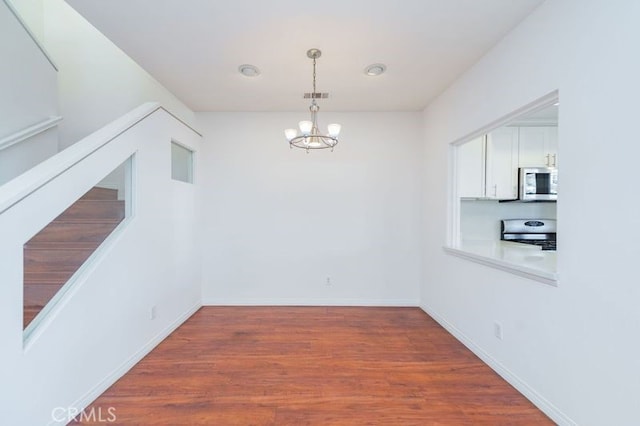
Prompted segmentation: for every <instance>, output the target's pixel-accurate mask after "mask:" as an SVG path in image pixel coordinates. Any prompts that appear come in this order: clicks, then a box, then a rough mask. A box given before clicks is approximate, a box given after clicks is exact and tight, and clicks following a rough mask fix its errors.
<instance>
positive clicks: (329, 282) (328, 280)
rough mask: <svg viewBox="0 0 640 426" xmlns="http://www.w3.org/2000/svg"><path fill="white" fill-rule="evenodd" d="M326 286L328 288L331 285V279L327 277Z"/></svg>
mask: <svg viewBox="0 0 640 426" xmlns="http://www.w3.org/2000/svg"><path fill="white" fill-rule="evenodd" d="M326 284H327V285H328V286H330V285H331V277H327V281H326Z"/></svg>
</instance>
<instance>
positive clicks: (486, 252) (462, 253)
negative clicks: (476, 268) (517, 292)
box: [444, 240, 558, 286]
mask: <svg viewBox="0 0 640 426" xmlns="http://www.w3.org/2000/svg"><path fill="white" fill-rule="evenodd" d="M444 250H445V251H446V252H447V253H450V254H453V255H455V256H458V257H462V258H465V259H469V260H472V261H474V262H478V263H482V264H485V265H487V266H491V267H495V268H498V269H502V270H505V271H508V272H512V273H514V274H516V275H520V276H524V277H526V278H531V279H534V280H537V281H540V282H543V283H545V284H550V285H553V286H557V282H558V274H557V269H556V265H557V261H556V259H557V254H556V252H555V251H548V250H542V249H541V248H540V247H539V246H534V245H530V244H522V243H514V242H508V241H500V240H497V241H495V240H494V241H492V240H463V241H462V242H461V243H460V244H459V245H457V246H454V247H444Z"/></svg>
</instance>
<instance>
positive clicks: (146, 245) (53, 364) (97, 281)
mask: <svg viewBox="0 0 640 426" xmlns="http://www.w3.org/2000/svg"><path fill="white" fill-rule="evenodd" d="M136 118H137V117H136ZM129 124H130V123H128V122H127V123H125V126H128V125H129ZM118 131H119V130H118ZM101 132H104V130H101ZM112 135H113V133H109V132H107V134H103V136H104V137H107V138H108V137H110V136H112ZM172 138H174V139H176V140H179V141H180V142H181V143H182V144H185V145H186V146H189V147H190V148H192V149H194V150H198V149H199V145H200V138H199V137H198V136H196V135H195V134H194V133H193V132H192V131H191V130H189V129H188V128H186V127H185V126H183V125H182V124H179V123H178V122H177V121H176V120H175V119H173V118H172V117H170V116H169V115H168V114H167V113H165V112H163V111H158V112H156V113H154V114H153V115H152V116H150V117H148V118H147V119H145V120H144V121H143V122H141V123H140V124H138V125H137V126H135V127H133V128H132V129H131V130H129V131H128V132H126V133H124V134H123V135H122V136H120V137H119V138H117V139H115V140H114V141H113V142H111V143H109V144H108V145H105V146H103V147H102V148H100V149H99V150H98V151H97V152H95V153H94V154H92V155H90V156H88V157H87V158H86V159H85V160H83V161H82V162H80V163H78V164H77V165H75V166H73V167H72V168H70V169H69V170H67V171H66V172H64V173H62V174H60V175H59V176H56V177H55V178H53V179H51V180H48V181H46V183H45V184H44V185H43V186H42V187H41V188H40V189H38V190H37V191H36V192H34V193H33V194H31V195H29V196H27V197H26V198H24V199H23V200H22V201H21V202H19V203H18V204H16V205H14V206H12V207H10V208H9V209H8V210H4V207H5V202H6V200H7V198H10V197H11V196H12V194H13V193H14V188H18V187H20V185H22V182H27V183H28V182H30V180H29V179H30V177H32V176H35V175H36V174H39V173H42V172H43V171H44V172H46V171H47V170H57V169H58V168H59V166H63V169H64V168H65V167H66V163H65V161H66V160H64V158H67V157H64V156H65V155H67V154H70V153H71V152H73V151H72V150H73V149H74V148H76V149H77V148H81V147H83V146H86V145H83V144H84V143H85V142H86V141H85V142H81V143H79V144H77V145H75V146H74V147H71V148H70V149H69V150H66V151H65V152H62V153H60V154H58V155H57V156H56V157H53V158H51V159H49V160H47V161H46V162H44V163H42V164H40V166H38V167H37V168H36V169H33V170H31V171H30V172H28V173H27V174H25V175H22V176H21V177H20V178H18V179H17V180H14V181H12V182H10V183H9V184H7V185H5V186H4V187H0V202H1V203H2V207H0V211H2V213H0V235H2V238H1V239H0V259H2V268H1V269H0V282H1V283H2V285H1V286H0V340H1V341H2V351H1V352H0V356H1V357H2V358H1V360H0V361H1V362H0V377H2V380H1V381H0V399H1V401H2V405H1V406H2V410H1V413H0V419H1V420H0V422H1V423H3V424H24V425H44V424H49V423H51V422H52V421H53V420H55V419H56V418H58V419H59V418H61V415H62V414H64V412H63V411H61V410H60V409H58V410H57V411H55V412H54V411H53V410H54V409H56V408H58V407H60V408H61V409H62V410H65V409H73V408H78V409H83V408H84V407H85V406H86V404H88V403H89V402H91V401H92V400H93V399H94V398H96V397H97V396H99V395H100V394H101V393H102V392H103V391H104V390H106V388H107V387H108V386H110V385H111V384H112V383H113V382H114V381H115V380H116V379H117V378H119V376H120V375H122V374H124V373H125V372H126V371H127V369H128V368H130V367H131V366H133V364H134V363H135V362H136V361H137V360H139V359H140V358H141V357H142V356H144V355H145V354H146V353H147V352H148V351H149V350H151V349H152V348H153V347H154V346H155V345H156V344H157V343H159V341H160V340H161V339H162V338H164V337H165V336H166V335H167V334H168V333H169V332H170V331H172V330H173V328H174V327H176V326H177V325H179V324H180V323H181V322H182V321H183V320H185V319H186V318H187V317H188V316H190V315H191V314H192V313H193V312H194V310H195V309H197V308H198V307H199V306H200V304H201V292H200V282H201V276H200V273H201V264H200V259H201V258H200V247H199V246H198V245H197V244H196V243H194V242H195V241H198V237H197V235H198V233H199V226H198V225H199V222H200V219H201V218H200V209H199V208H198V205H197V200H198V195H199V194H198V192H199V188H198V186H196V185H188V184H184V183H181V182H175V181H173V180H171V158H170V156H171V154H170V152H171V143H170V142H171V139H172ZM134 153H135V158H134V167H133V170H134V172H133V175H134V178H133V181H134V185H133V194H134V199H133V217H131V219H130V220H129V221H128V223H126V224H125V225H124V226H123V227H122V228H121V229H119V230H116V231H115V232H114V234H112V235H111V236H110V237H109V239H108V241H107V242H105V243H104V244H103V246H102V247H101V249H100V250H101V251H100V253H99V254H98V255H97V257H96V258H95V259H94V261H93V262H91V263H90V264H88V265H85V266H83V268H84V270H83V272H82V273H81V274H80V275H78V276H76V278H75V280H74V281H73V284H71V286H70V288H69V289H68V290H67V292H66V293H65V294H64V297H63V298H62V299H61V300H60V301H59V302H58V303H57V304H55V306H54V307H53V308H52V309H51V310H50V311H49V312H48V314H47V316H46V317H45V318H44V319H42V320H39V319H36V321H39V324H38V326H37V328H36V329H35V331H33V332H32V333H31V335H30V337H29V340H28V342H27V343H26V345H23V331H22V252H23V249H22V246H23V244H24V243H25V242H26V241H27V240H28V239H29V238H30V237H31V236H32V235H34V234H35V233H36V232H37V231H38V230H40V229H41V228H42V227H44V226H45V225H46V224H47V223H49V222H50V221H51V220H52V219H53V218H54V217H55V216H57V215H58V214H59V213H60V212H62V211H63V210H64V209H65V208H66V207H67V206H68V205H70V204H71V203H72V202H73V201H75V199H77V198H78V197H80V196H81V195H82V194H84V193H85V192H86V191H87V190H88V189H90V188H91V187H92V186H93V185H94V184H95V183H96V182H98V181H99V180H100V179H102V178H103V177H104V176H106V175H107V174H108V173H109V172H110V171H111V170H112V169H113V168H114V167H116V166H117V165H119V164H121V163H122V162H123V161H124V160H125V159H127V158H129V156H131V155H132V154H134ZM81 154H82V153H81ZM61 156H62V157H61ZM61 158H63V159H62V160H61ZM3 210H4V211H3ZM72 280H73V278H72ZM152 306H155V307H156V318H155V319H153V320H152V319H151V318H150V309H151V307H152ZM115 405H116V410H117V404H115ZM105 410H106V408H105ZM54 414H55V415H57V416H55V417H52V415H54ZM116 414H117V411H116ZM64 423H65V424H66V422H64Z"/></svg>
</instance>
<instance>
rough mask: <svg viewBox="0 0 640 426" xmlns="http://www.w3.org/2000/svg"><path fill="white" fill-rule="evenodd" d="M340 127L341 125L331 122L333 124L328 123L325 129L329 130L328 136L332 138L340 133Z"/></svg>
mask: <svg viewBox="0 0 640 426" xmlns="http://www.w3.org/2000/svg"><path fill="white" fill-rule="evenodd" d="M341 128H342V126H341V125H339V124H336V123H333V124H329V126H328V128H327V130H328V131H329V136H331V137H332V138H335V137H337V136H338V135H339V134H340V129H341Z"/></svg>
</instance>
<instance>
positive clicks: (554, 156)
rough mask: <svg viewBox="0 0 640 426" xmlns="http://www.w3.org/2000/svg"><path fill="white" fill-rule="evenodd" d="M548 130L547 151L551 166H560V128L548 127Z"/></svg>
mask: <svg viewBox="0 0 640 426" xmlns="http://www.w3.org/2000/svg"><path fill="white" fill-rule="evenodd" d="M547 132H548V135H547V136H548V137H547V147H546V151H547V153H548V154H549V166H550V167H558V128H557V127H547Z"/></svg>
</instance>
